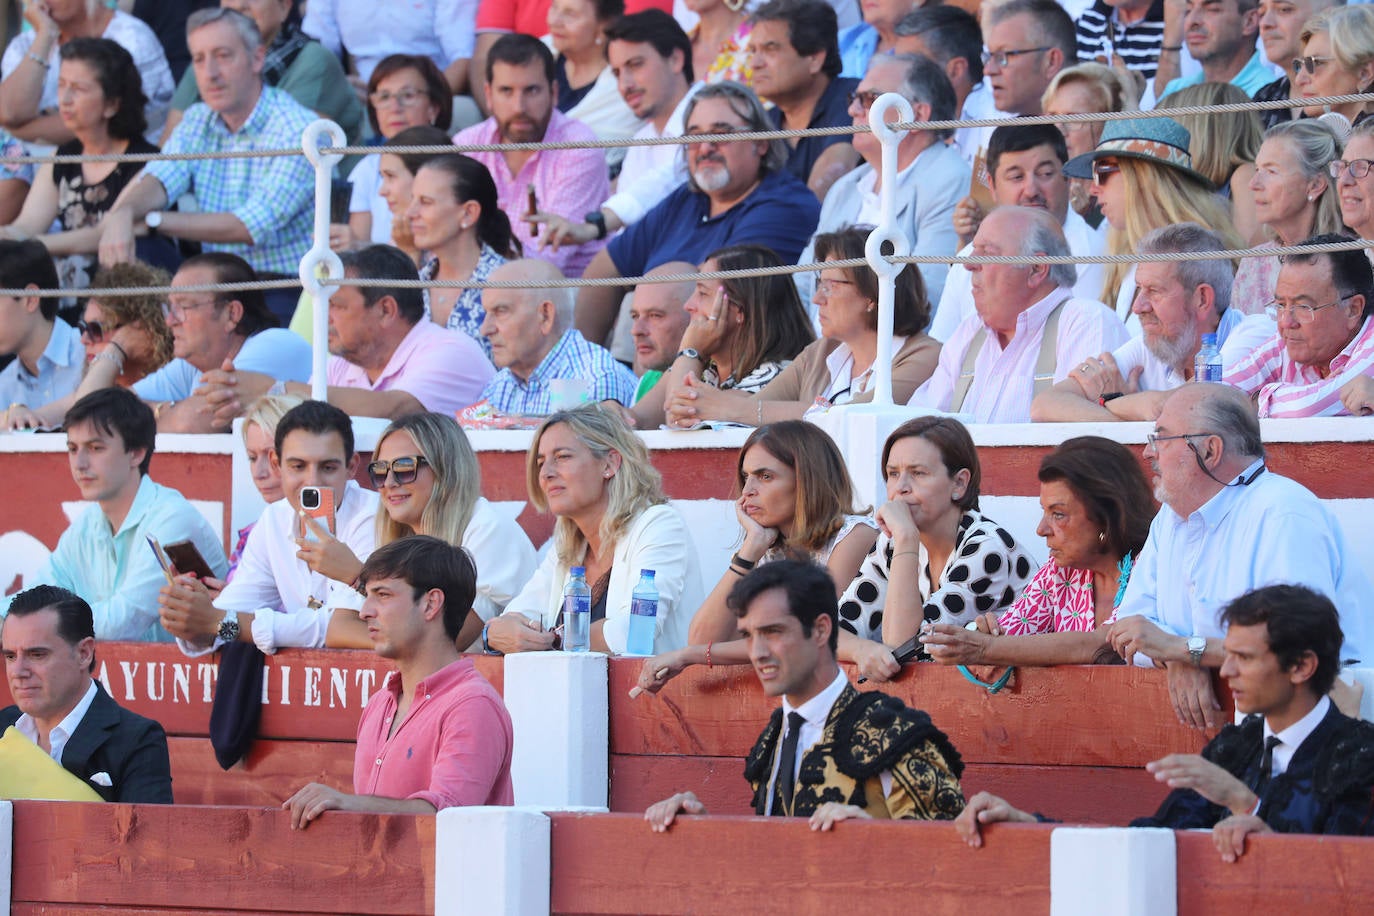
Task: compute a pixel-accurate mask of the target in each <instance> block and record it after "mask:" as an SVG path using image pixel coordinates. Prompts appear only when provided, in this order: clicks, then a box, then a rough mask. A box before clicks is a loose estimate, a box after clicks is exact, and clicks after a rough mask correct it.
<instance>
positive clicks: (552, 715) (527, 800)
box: [502, 652, 610, 809]
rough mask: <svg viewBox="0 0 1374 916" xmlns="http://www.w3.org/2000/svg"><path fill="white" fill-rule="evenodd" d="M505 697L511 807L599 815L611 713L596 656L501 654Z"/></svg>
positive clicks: (602, 659) (602, 664)
mask: <svg viewBox="0 0 1374 916" xmlns="http://www.w3.org/2000/svg"><path fill="white" fill-rule="evenodd" d="M504 678H505V680H504V687H503V691H502V692H503V694H504V696H505V700H506V708H507V709H508V710H510V716H511V720H512V722H513V723H514V725H515V752H514V755H513V757H512V760H511V779H512V781H513V782H514V785H515V803H516V804H517V805H533V806H537V807H539V808H544V809H562V808H568V807H590V808H604V807H606V805H607V801H608V798H609V792H610V789H609V782H608V779H609V766H610V762H609V754H610V744H609V738H610V730H609V725H608V720H609V717H610V708H609V703H608V698H607V689H608V688H607V664H606V656H604V655H602V654H601V653H599V652H519V653H516V654H514V655H507V656H506V662H505V675H504Z"/></svg>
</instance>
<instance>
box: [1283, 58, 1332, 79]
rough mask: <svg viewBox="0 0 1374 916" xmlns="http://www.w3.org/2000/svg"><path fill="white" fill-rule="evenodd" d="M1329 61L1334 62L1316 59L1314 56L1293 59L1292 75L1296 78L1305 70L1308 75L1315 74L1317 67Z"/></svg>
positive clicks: (1326, 59) (1327, 59) (1329, 59)
mask: <svg viewBox="0 0 1374 916" xmlns="http://www.w3.org/2000/svg"><path fill="white" fill-rule="evenodd" d="M1331 60H1335V58H1334V57H1318V56H1317V55H1315V54H1309V55H1307V56H1306V57H1295V58H1293V75H1294V76H1297V75H1298V74H1299V73H1301V72H1302V71H1304V70H1306V71H1307V72H1308V73H1309V74H1311V73H1316V72H1317V68H1318V67H1320V66H1321V65H1322V64H1324V63H1326V62H1327V61H1331Z"/></svg>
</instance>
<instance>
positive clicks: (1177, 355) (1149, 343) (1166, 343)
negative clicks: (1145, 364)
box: [1145, 320, 1202, 375]
mask: <svg viewBox="0 0 1374 916" xmlns="http://www.w3.org/2000/svg"><path fill="white" fill-rule="evenodd" d="M1197 331H1198V329H1197V321H1196V320H1194V321H1191V322H1189V326H1188V327H1187V328H1185V329H1184V330H1183V332H1182V333H1181V334H1179V335H1178V337H1177V338H1176V339H1174V340H1166V339H1164V338H1156V339H1154V340H1151V339H1150V338H1148V337H1146V338H1145V349H1147V350H1149V351H1150V354H1151V355H1152V356H1154V358H1155V359H1157V360H1159V361H1160V362H1161V363H1163V364H1164V365H1166V366H1172V367H1173V368H1175V369H1177V370H1178V372H1179V374H1180V375H1183V374H1184V373H1185V370H1186V369H1187V367H1188V364H1189V363H1190V362H1191V361H1192V358H1193V356H1194V355H1196V353H1197V351H1198V348H1199V347H1200V346H1202V344H1201V343H1200V342H1199V343H1196V344H1195V343H1193V341H1194V340H1197V341H1201V337H1199V336H1198V332H1197Z"/></svg>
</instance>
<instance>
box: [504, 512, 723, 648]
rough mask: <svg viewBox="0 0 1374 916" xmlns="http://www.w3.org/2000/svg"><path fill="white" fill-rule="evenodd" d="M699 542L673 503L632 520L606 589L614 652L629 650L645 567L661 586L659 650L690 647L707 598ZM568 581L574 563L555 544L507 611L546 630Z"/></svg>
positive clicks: (553, 623)
mask: <svg viewBox="0 0 1374 916" xmlns="http://www.w3.org/2000/svg"><path fill="white" fill-rule="evenodd" d="M694 543H695V542H694V541H693V538H692V533H691V532H690V531H688V530H687V523H686V521H685V520H684V519H683V517H682V515H681V514H680V513H679V512H678V511H677V509H675V508H673V507H672V505H670V504H667V503H662V504H659V505H657V506H650V507H649V508H647V509H645V510H644V511H643V512H641V513H639V515H638V517H636V518H635V520H634V521H633V522H632V523H631V524H630V530H629V531H627V532H625V536H624V537H622V538H621V539H620V541H619V542H618V543H617V544H616V545H615V553H614V555H613V558H612V568H611V582H610V586H609V587H608V588H607V591H606V623H605V624H604V629H603V631H602V635H603V636H604V637H605V639H606V645H607V646H609V647H610V649H611V651H612V652H615V653H617V654H622V653H624V652H625V645H626V642H627V640H628V639H629V634H630V598H631V595H632V593H633V592H634V587H635V586H636V585H637V584H639V573H640V570H642V569H652V570H653V571H654V584H655V585H656V586H657V587H658V620H657V624H656V627H655V631H654V653H655V654H657V653H659V652H667V651H668V650H669V649H678V648H681V647H683V646H685V645H687V628H688V626H689V625H690V624H691V622H692V615H694V614H695V613H696V612H697V608H699V607H701V602H702V599H703V598H704V597H705V593H704V592H703V591H702V588H701V567H700V564H699V563H698V562H697V552H696V547H695V546H694ZM567 582H568V567H567V566H566V565H564V564H563V563H561V562H559V559H558V553H557V551H555V550H553V548H552V547H550V549H549V552H548V554H547V555H545V557H544V561H543V562H542V563H540V564H539V569H538V570H536V571H535V573H534V578H532V579H530V581H529V584H528V585H526V586H525V587H524V588H523V589H521V591H520V594H518V595H516V596H515V598H514V599H513V600H512V601H511V603H510V604H509V605H507V606H506V612H507V613H521V614H524V615H525V616H526V617H531V618H535V619H538V620H541V621H543V624H544V629H546V630H547V629H550V628H552V627H555V626H557V625H558V623H559V619H558V618H559V614H560V613H561V611H562V604H563V587H564V586H565V585H567Z"/></svg>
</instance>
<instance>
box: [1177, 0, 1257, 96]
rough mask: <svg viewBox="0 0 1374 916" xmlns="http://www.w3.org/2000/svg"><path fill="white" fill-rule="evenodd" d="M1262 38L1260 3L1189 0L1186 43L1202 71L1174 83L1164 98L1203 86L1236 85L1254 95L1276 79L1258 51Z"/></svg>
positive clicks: (1184, 23) (1185, 23) (1185, 34)
mask: <svg viewBox="0 0 1374 916" xmlns="http://www.w3.org/2000/svg"><path fill="white" fill-rule="evenodd" d="M1258 35H1259V3H1258V0H1188V11H1187V13H1186V14H1185V15H1184V17H1183V41H1184V44H1186V45H1187V46H1188V53H1189V54H1191V55H1192V56H1193V59H1194V60H1196V61H1197V62H1198V63H1199V64H1201V65H1202V70H1201V72H1199V73H1195V74H1193V75H1192V76H1181V77H1179V78H1178V79H1175V80H1172V81H1170V82H1169V83H1168V84H1167V85H1166V86H1165V87H1164V91H1163V92H1162V93H1160V98H1163V97H1164V96H1166V95H1168V94H1169V93H1171V92H1177V91H1178V90H1179V89H1182V88H1183V87H1185V86H1195V85H1197V84H1198V83H1202V82H1208V83H1234V84H1235V85H1237V86H1239V87H1240V88H1241V89H1243V90H1245V94H1246V95H1254V94H1255V93H1256V92H1258V91H1259V90H1260V89H1262V88H1264V87H1265V86H1266V85H1268V83H1269V82H1270V81H1271V80H1273V78H1274V73H1273V71H1272V70H1270V68H1269V65H1268V64H1267V63H1266V62H1265V59H1264V55H1263V54H1261V53H1260V52H1259V51H1257V50H1255V39H1256V38H1257V37H1258ZM1173 62H1174V63H1177V62H1178V61H1177V57H1174V58H1173ZM1156 85H1158V83H1156Z"/></svg>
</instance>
